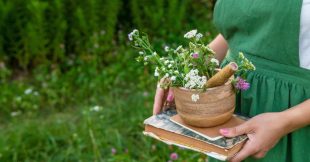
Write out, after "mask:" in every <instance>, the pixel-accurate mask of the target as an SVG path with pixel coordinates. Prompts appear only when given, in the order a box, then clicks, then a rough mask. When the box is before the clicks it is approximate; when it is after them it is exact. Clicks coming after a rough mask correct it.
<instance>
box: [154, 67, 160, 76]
mask: <svg viewBox="0 0 310 162" xmlns="http://www.w3.org/2000/svg"><path fill="white" fill-rule="evenodd" d="M158 70H159V69H158V67H156V68H155V72H154V76H156V77H158V76H159V72H158Z"/></svg>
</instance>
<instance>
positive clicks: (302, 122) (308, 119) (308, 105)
mask: <svg viewBox="0 0 310 162" xmlns="http://www.w3.org/2000/svg"><path fill="white" fill-rule="evenodd" d="M281 114H282V115H283V120H285V121H286V122H287V127H286V133H290V132H292V131H294V130H296V129H299V128H302V127H305V126H307V125H310V99H308V100H306V101H304V102H302V103H300V104H298V105H296V106H294V107H292V108H290V109H288V110H285V111H283V112H281Z"/></svg>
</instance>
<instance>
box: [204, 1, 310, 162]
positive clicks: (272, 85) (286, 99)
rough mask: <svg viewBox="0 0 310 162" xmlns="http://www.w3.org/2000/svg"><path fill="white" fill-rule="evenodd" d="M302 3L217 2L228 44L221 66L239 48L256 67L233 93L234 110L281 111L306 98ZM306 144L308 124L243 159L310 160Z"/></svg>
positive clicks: (308, 77)
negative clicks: (245, 87)
mask: <svg viewBox="0 0 310 162" xmlns="http://www.w3.org/2000/svg"><path fill="white" fill-rule="evenodd" d="M301 4H302V0H251V1H250V0H218V1H217V3H216V7H215V12H214V22H215V25H216V26H217V28H218V29H219V31H220V32H221V33H222V35H223V36H224V37H225V39H226V40H227V41H228V44H229V49H230V50H229V52H228V54H227V56H226V58H225V59H224V61H223V63H222V66H224V65H226V64H228V63H229V62H231V61H234V60H236V58H237V57H238V54H239V52H243V53H244V55H245V56H246V57H247V58H248V59H249V60H250V61H252V63H253V64H254V65H255V66H256V70H255V71H254V72H250V73H248V76H247V80H248V81H249V82H250V84H251V87H250V89H248V90H247V91H243V92H241V93H239V94H238V95H237V102H236V103H237V105H236V112H237V113H240V114H242V115H244V116H248V117H254V116H256V115H258V114H261V113H265V112H280V111H283V110H286V109H288V108H290V107H293V106H295V105H297V104H299V103H301V102H303V101H305V100H307V99H309V98H310V70H308V69H304V68H300V67H299V51H298V50H299V27H300V11H301ZM309 108H310V107H309ZM309 118H310V116H309ZM266 126H268V125H266ZM309 146H310V127H309V126H308V127H304V128H301V129H299V130H297V131H295V132H293V133H291V134H288V135H287V136H285V137H283V138H282V139H281V140H280V141H279V142H278V144H277V145H276V146H275V147H274V148H272V149H271V150H270V151H269V152H268V154H267V155H266V157H265V158H263V159H253V158H248V159H246V160H245V162H256V161H257V162H310V147H309ZM209 161H210V162H216V161H217V160H215V159H212V158H210V159H209Z"/></svg>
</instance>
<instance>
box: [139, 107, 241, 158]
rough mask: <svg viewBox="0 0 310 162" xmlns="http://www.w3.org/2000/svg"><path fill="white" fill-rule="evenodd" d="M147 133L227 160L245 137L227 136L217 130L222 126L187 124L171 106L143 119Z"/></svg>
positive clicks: (231, 121)
mask: <svg viewBox="0 0 310 162" xmlns="http://www.w3.org/2000/svg"><path fill="white" fill-rule="evenodd" d="M242 122H243V120H242V119H240V118H238V117H237V116H234V117H233V118H232V119H231V120H230V122H228V123H226V124H225V125H224V127H226V126H235V125H238V124H240V123H242ZM144 124H145V131H144V134H145V135H148V136H151V137H153V138H155V139H158V140H160V141H163V142H165V143H167V144H173V145H177V146H181V147H185V148H188V149H191V150H195V151H199V152H202V153H205V154H207V155H208V156H212V157H214V158H217V159H219V160H226V159H227V158H229V157H231V156H233V155H234V154H235V153H237V152H238V151H239V150H240V149H241V147H242V145H243V143H244V142H245V140H246V139H247V137H246V136H238V137H235V138H226V137H223V136H221V135H220V134H219V133H218V129H220V127H221V126H218V127H213V128H196V127H191V126H188V125H186V124H185V123H183V122H182V120H181V119H180V118H179V117H178V115H177V113H176V111H175V110H174V109H168V110H166V111H164V112H162V113H160V114H158V115H154V116H151V117H150V118H148V119H146V120H145V121H144Z"/></svg>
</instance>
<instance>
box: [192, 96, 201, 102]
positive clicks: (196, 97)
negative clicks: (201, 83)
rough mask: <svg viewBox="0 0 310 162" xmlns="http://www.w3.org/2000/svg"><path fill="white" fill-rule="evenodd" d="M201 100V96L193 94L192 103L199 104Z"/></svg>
mask: <svg viewBox="0 0 310 162" xmlns="http://www.w3.org/2000/svg"><path fill="white" fill-rule="evenodd" d="M198 100H199V94H192V101H194V102H197V101H198Z"/></svg>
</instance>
